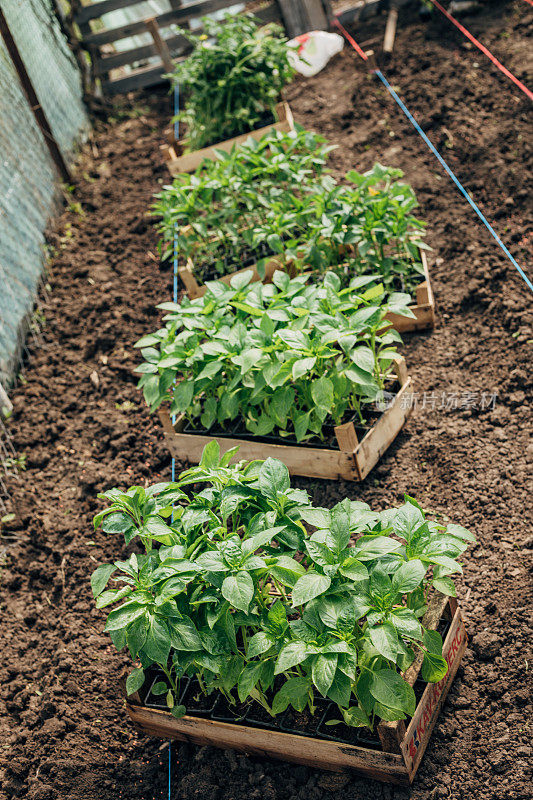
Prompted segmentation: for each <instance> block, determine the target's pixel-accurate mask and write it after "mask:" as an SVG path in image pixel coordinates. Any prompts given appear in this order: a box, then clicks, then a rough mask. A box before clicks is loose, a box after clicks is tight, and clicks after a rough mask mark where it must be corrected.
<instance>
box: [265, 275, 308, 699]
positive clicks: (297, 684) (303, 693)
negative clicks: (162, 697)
mask: <svg viewBox="0 0 533 800" xmlns="http://www.w3.org/2000/svg"><path fill="white" fill-rule="evenodd" d="M276 274H277V273H276ZM308 692H309V680H308V678H301V677H295V678H289V680H288V681H286V683H284V684H283V686H282V687H281V689H280V690H279V692H277V694H275V695H274V700H273V701H272V711H273V713H274V714H281V713H282V712H283V711H285V710H286V709H287V708H288V706H289V704H290V705H292V706H293V708H295V709H296V710H297V711H303V710H304V708H305V706H306V704H307V697H308Z"/></svg>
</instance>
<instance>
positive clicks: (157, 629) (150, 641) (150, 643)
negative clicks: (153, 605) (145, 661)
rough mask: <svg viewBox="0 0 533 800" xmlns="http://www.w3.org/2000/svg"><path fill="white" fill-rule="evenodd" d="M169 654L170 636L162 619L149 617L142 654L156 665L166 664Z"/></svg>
mask: <svg viewBox="0 0 533 800" xmlns="http://www.w3.org/2000/svg"><path fill="white" fill-rule="evenodd" d="M169 652H170V634H169V630H168V626H167V623H166V621H165V620H164V619H162V618H160V617H156V616H155V615H154V616H152V615H150V617H149V624H148V632H147V636H146V641H145V643H144V645H143V653H145V654H146V655H147V656H148V658H151V659H152V661H155V662H156V664H166V663H167V660H168V654H169Z"/></svg>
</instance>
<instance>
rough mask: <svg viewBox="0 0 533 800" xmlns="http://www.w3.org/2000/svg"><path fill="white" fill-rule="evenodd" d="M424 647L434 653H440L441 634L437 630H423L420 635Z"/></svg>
mask: <svg viewBox="0 0 533 800" xmlns="http://www.w3.org/2000/svg"><path fill="white" fill-rule="evenodd" d="M422 642H423V643H424V647H426V648H427V650H428V651H429V652H430V653H433V654H434V655H437V656H441V655H442V636H441V635H440V633H439V632H438V631H433V630H425V631H424V634H423V636H422Z"/></svg>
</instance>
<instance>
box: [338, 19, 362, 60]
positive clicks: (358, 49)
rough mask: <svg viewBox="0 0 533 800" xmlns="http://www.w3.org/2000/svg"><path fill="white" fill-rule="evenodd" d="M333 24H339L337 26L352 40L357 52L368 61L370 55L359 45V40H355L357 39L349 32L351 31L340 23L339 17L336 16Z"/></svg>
mask: <svg viewBox="0 0 533 800" xmlns="http://www.w3.org/2000/svg"><path fill="white" fill-rule="evenodd" d="M333 24H334V25H336V26H337V28H339V30H341V31H342V32H343V33H344V35H345V36H346V38H347V39H348V41H349V42H350V44H351V45H352V47H353V49H354V50H355V51H356V52H357V53H359V55H360V56H361V58H362V59H364V60H365V61H368V56H367V54H366V53H365V51H364V50H362V49H361V48H360V47H359V45H358V44H357V42H356V41H355V39H354V38H353V37H352V36H350V34H349V33H348V31H347V30H346V28H343V26H342V25H341V24H340V22H339V20H338V19H337V18H335V19H334V20H333Z"/></svg>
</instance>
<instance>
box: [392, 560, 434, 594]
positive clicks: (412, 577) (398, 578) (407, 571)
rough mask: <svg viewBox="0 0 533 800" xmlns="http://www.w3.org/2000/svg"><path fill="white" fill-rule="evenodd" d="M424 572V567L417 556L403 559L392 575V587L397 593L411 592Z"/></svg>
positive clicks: (416, 586) (421, 578)
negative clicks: (410, 559)
mask: <svg viewBox="0 0 533 800" xmlns="http://www.w3.org/2000/svg"><path fill="white" fill-rule="evenodd" d="M425 574H426V568H425V566H424V565H423V564H422V562H421V561H420V560H419V559H418V558H416V559H414V560H412V561H405V562H404V563H403V564H402V565H401V566H400V568H399V569H397V570H396V572H395V573H394V575H393V576H392V588H393V589H394V590H395V591H396V592H398V593H399V594H405V593H406V592H413V591H414V590H415V589H417V588H418V586H420V584H421V583H422V581H423V579H424V576H425Z"/></svg>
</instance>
